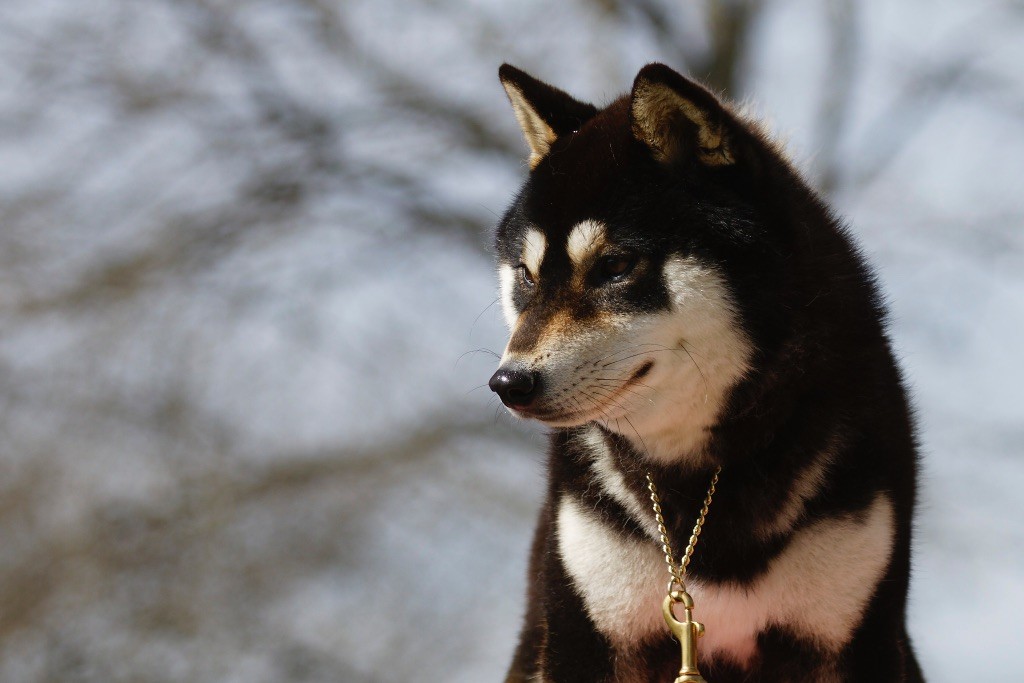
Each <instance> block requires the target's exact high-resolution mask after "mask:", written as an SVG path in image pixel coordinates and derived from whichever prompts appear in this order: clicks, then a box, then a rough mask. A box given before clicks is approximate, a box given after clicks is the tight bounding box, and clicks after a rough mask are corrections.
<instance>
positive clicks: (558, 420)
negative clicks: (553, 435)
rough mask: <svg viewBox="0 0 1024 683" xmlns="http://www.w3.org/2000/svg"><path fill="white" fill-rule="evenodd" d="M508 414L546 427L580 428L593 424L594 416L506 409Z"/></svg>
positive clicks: (532, 409)
mask: <svg viewBox="0 0 1024 683" xmlns="http://www.w3.org/2000/svg"><path fill="white" fill-rule="evenodd" d="M508 412H510V413H512V414H513V415H514V416H516V417H518V418H520V419H522V420H536V421H537V422H540V423H541V424H543V425H544V426H546V427H558V428H562V427H580V426H582V425H585V424H587V423H588V422H593V421H594V420H595V419H597V418H596V417H595V416H592V415H586V414H584V413H580V412H563V411H558V410H546V409H544V408H543V407H538V408H533V407H530V408H512V407H509V408H508Z"/></svg>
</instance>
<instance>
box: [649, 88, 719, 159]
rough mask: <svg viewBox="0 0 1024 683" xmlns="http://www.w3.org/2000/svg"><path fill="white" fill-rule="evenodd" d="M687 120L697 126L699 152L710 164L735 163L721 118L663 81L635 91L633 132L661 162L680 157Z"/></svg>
mask: <svg viewBox="0 0 1024 683" xmlns="http://www.w3.org/2000/svg"><path fill="white" fill-rule="evenodd" d="M683 119H685V120H686V121H689V123H691V124H693V126H694V128H695V129H696V143H697V148H696V154H697V158H698V159H700V161H701V162H703V163H705V164H708V165H709V166H728V165H729V164H732V163H734V162H735V158H734V157H733V154H732V150H731V149H730V147H729V140H728V135H727V133H726V131H725V126H724V125H723V123H722V121H721V120H716V119H715V117H714V116H712V115H710V114H709V112H708V111H706V110H705V109H702V108H700V107H698V106H697V105H696V104H694V103H693V102H692V101H691V100H688V99H686V98H685V97H683V96H681V95H680V94H679V93H677V92H676V91H675V90H673V89H672V88H670V87H669V86H667V85H664V84H662V83H651V82H646V83H641V84H639V85H637V86H636V87H635V88H634V91H633V132H634V134H635V135H636V136H637V138H639V139H640V141H641V142H644V143H645V144H646V145H647V146H648V147H650V148H651V150H652V151H653V152H654V154H655V156H656V157H657V158H658V159H659V160H660V161H666V162H667V161H671V160H673V159H677V158H678V157H679V155H680V154H681V153H682V152H683V146H684V145H685V142H686V140H685V137H686V135H687V132H686V131H685V130H682V129H681V124H682V123H683Z"/></svg>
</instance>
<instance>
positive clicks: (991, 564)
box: [0, 0, 1024, 683]
mask: <svg viewBox="0 0 1024 683" xmlns="http://www.w3.org/2000/svg"><path fill="white" fill-rule="evenodd" d="M653 60H660V61H664V62H667V63H668V64H670V65H673V66H675V67H676V68H678V69H681V70H686V71H688V72H689V73H691V74H694V75H695V76H697V77H699V78H701V79H704V80H705V81H706V82H707V83H709V84H710V85H711V86H712V87H714V88H716V89H718V90H721V91H724V92H726V93H727V94H728V95H729V96H730V97H732V98H734V99H736V100H745V101H749V102H751V103H752V104H753V106H754V108H755V109H756V110H757V111H758V112H760V113H761V115H762V116H764V117H765V118H767V119H768V120H770V121H771V122H772V125H773V127H774V129H775V130H776V131H778V132H779V134H780V135H781V136H782V137H783V138H785V139H787V140H788V141H789V146H790V149H791V151H792V152H793V155H794V158H795V160H796V163H797V164H798V165H799V166H800V167H801V168H802V169H803V170H804V171H805V172H806V173H807V174H808V176H809V178H811V179H812V182H813V184H814V185H815V186H816V187H818V188H819V189H820V190H821V191H822V192H823V193H824V194H825V195H827V196H828V197H829V199H830V201H831V202H833V203H834V205H835V206H836V207H837V209H838V210H839V211H840V212H841V213H842V214H844V215H845V216H847V217H848V219H849V220H850V222H851V223H852V225H853V226H854V228H855V232H856V234H857V235H858V237H859V239H860V240H861V242H862V244H863V246H864V249H865V251H866V252H867V254H868V255H869V257H870V259H871V260H872V262H873V263H874V264H875V266H876V267H877V268H878V270H879V273H880V276H881V281H882V284H883V287H884V289H885V292H886V294H887V296H888V299H889V301H890V302H891V308H892V313H893V326H892V334H893V336H894V338H895V343H896V346H897V348H898V349H899V352H900V354H901V356H902V358H903V364H904V367H905V369H906V372H907V376H908V380H909V383H910V385H911V387H912V388H913V391H914V395H915V397H916V404H917V408H918V410H919V414H920V424H921V437H922V442H923V452H924V456H925V464H924V474H923V480H922V505H921V510H920V515H919V517H918V534H917V538H916V541H917V549H916V554H915V558H914V559H915V575H914V582H913V590H912V605H911V632H912V635H913V636H914V638H915V640H916V643H917V647H918V649H919V653H920V657H921V659H922V661H923V665H924V667H925V671H926V673H927V674H928V676H929V680H932V681H959V680H965V679H966V680H985V681H992V682H999V681H1015V680H1020V679H1019V676H1020V673H1019V672H1020V671H1021V670H1022V668H1024V652H1022V650H1021V648H1020V643H1019V633H1020V630H1019V616H1020V614H1021V611H1022V609H1024V591H1022V590H1021V585H1022V581H1024V525H1022V522H1024V504H1022V502H1021V500H1022V498H1024V495H1022V493H1021V487H1022V486H1024V462H1022V459H1021V455H1022V453H1021V451H1022V448H1021V445H1022V443H1024V401H1022V400H1021V398H1020V394H1019V388H1020V386H1021V385H1022V383H1024V367H1022V364H1021V363H1020V361H1019V356H1020V348H1021V342H1020V339H1019V337H1018V335H1020V334H1021V332H1022V331H1024V267H1022V266H1024V231H1022V219H1024V188H1022V178H1024V71H1022V69H1021V64H1022V63H1024V3H1021V2H1020V1H1011V0H992V1H987V0H985V1H980V2H960V1H949V0H905V1H900V2H891V1H886V0H867V1H863V2H858V1H856V0H836V1H835V2H829V3H820V2H813V1H811V0H764V1H762V2H753V1H750V2H742V1H739V0H732V1H725V0H722V1H712V0H707V1H705V2H683V1H681V0H677V1H672V0H637V1H635V2H628V1H626V0H566V1H564V2H558V3H551V2H542V1H540V0H528V1H524V2H517V3H509V2H501V1H500V0H476V1H473V0H420V1H418V2H410V1H405V2H399V1H396V0H274V1H272V0H262V1H261V0H149V1H145V2H137V1H135V2H133V1H131V0H89V2H81V1H79V0H6V2H4V3H3V4H2V5H0V681H3V682H5V683H7V682H14V683H22V682H26V683H28V682H31V683H35V682H43V681H62V682H79V681H81V682H85V681H89V682H92V681H102V682H104V683H112V682H121V681H144V682H147V683H148V682H154V683H155V682H165V681H166V682H177V681H182V682H186V681H216V682H221V681H223V682H228V681H239V682H242V681H244V682H246V683H260V682H264V681H266V682H276V681H289V682H290V681H295V682H307V681H308V682H321V681H323V682H326V681H344V682H346V683H363V682H369V681H382V682H390V681H396V682H397V681H408V680H417V681H457V682H465V683H479V682H482V681H495V680H500V679H501V677H502V675H503V672H504V670H505V668H506V665H507V663H508V660H509V658H510V655H511V652H512V648H513V646H514V642H515V638H516V632H517V630H518V628H519V622H520V618H521V614H522V611H523V603H524V600H523V590H524V585H525V581H524V572H525V562H526V554H527V546H528V543H529V536H530V533H531V530H532V526H533V521H534V515H535V510H536V507H537V505H538V502H539V496H540V492H541V487H542V483H543V473H542V468H541V460H542V452H543V449H544V438H543V435H542V433H541V432H540V431H538V430H537V429H534V428H531V427H530V426H528V425H522V424H513V423H512V421H511V420H510V419H509V418H508V417H506V416H505V414H504V411H503V410H502V409H501V408H500V406H499V404H498V403H497V402H496V401H495V400H494V399H493V398H492V397H491V394H490V392H489V391H488V390H487V389H486V387H485V386H484V383H485V382H486V381H487V379H488V377H489V376H490V374H491V372H492V370H493V367H494V358H493V356H492V354H491V353H490V352H500V350H501V348H502V346H503V345H504V329H503V326H502V322H501V316H500V311H499V307H498V306H495V305H493V304H494V301H495V297H496V286H495V281H494V277H493V272H492V260H491V255H490V253H489V244H490V232H491V229H492V227H493V226H494V224H495V222H496V220H497V217H498V215H499V214H500V213H501V212H502V211H503V209H504V207H505V206H506V204H507V202H508V201H509V200H510V198H511V196H512V195H513V193H514V192H515V191H516V189H517V186H518V184H519V182H520V181H521V179H522V178H523V176H524V174H525V171H526V167H525V164H524V162H523V160H524V159H525V157H526V147H525V144H524V142H523V141H522V139H521V137H520V132H519V130H518V128H517V126H516V124H515V121H514V119H513V116H512V113H511V111H510V109H509V106H508V103H507V101H506V99H505V94H504V92H503V91H502V89H501V87H500V86H499V84H498V80H497V75H496V71H497V67H498V65H499V64H500V63H501V62H503V61H509V62H512V63H514V64H516V65H517V66H520V67H522V68H524V69H526V70H528V71H530V72H532V73H534V74H535V75H537V76H539V77H541V78H543V79H545V80H549V81H550V82H553V83H555V84H557V85H558V86H560V87H562V88H564V89H567V90H569V91H570V92H572V93H574V94H575V95H577V96H578V97H580V98H582V99H585V100H591V101H595V102H596V103H598V104H602V103H606V102H607V101H610V100H611V99H612V98H614V97H615V96H616V95H618V94H619V93H620V92H624V91H625V90H627V89H628V87H629V85H630V84H631V82H632V78H633V76H634V75H635V73H636V71H637V70H638V69H639V67H640V66H642V65H643V64H644V63H646V62H648V61H653Z"/></svg>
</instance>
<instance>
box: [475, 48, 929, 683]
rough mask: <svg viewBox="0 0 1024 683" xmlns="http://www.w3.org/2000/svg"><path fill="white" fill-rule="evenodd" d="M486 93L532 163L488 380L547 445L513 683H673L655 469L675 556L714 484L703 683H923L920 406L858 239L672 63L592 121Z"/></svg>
mask: <svg viewBox="0 0 1024 683" xmlns="http://www.w3.org/2000/svg"><path fill="white" fill-rule="evenodd" d="M499 77H500V80H501V83H502V85H503V86H504V89H505V91H506V93H507V95H508V98H509V100H510V102H511V104H512V109H513V112H514V114H515V117H516V119H517V121H518V123H519V124H520V126H521V127H522V130H523V134H524V136H525V138H526V142H527V144H528V147H529V151H530V157H529V167H530V170H529V174H528V177H527V179H526V181H525V184H524V185H523V186H522V189H521V191H520V192H519V193H518V195H517V196H516V197H515V199H514V200H513V201H512V203H511V206H510V208H509V209H508V210H507V212H506V213H505V214H504V216H503V218H502V219H501V220H500V222H499V224H498V227H497V230H496V238H495V251H496V255H497V263H498V266H497V270H498V280H499V287H500V292H501V298H500V300H501V303H502V309H503V311H504V316H505V318H506V320H507V323H508V325H509V328H510V330H511V332H510V339H509V341H508V345H507V347H506V349H505V351H504V354H503V355H502V357H501V360H500V365H499V367H498V369H497V371H496V372H495V373H494V375H493V377H492V378H491V380H490V383H489V386H490V388H491V389H492V390H493V391H494V392H496V393H497V394H498V396H499V397H500V399H501V401H502V402H503V403H504V404H505V405H506V406H507V407H508V409H509V410H510V411H511V412H512V414H514V415H516V416H518V417H521V418H531V419H535V420H539V421H540V422H542V423H544V424H545V425H547V426H549V427H550V428H551V434H550V452H549V459H548V474H549V476H548V485H547V493H546V499H545V502H544V504H543V508H542V510H541V512H540V516H539V522H538V524H537V527H536V532H535V536H534V541H533V546H532V554H531V558H530V563H529V570H528V571H529V577H528V595H527V607H526V616H525V622H524V624H523V627H522V631H521V636H520V642H519V645H518V648H517V650H516V652H515V655H514V657H513V661H512V664H511V668H510V671H509V673H508V677H507V680H508V681H545V682H549V683H566V682H570V681H587V682H588V683H593V682H595V681H621V682H628V683H631V682H634V681H672V680H674V677H675V675H676V673H677V671H678V669H679V662H680V645H679V644H678V643H676V642H675V641H674V640H673V638H672V635H671V634H670V632H669V630H668V628H667V627H666V624H665V622H664V618H663V614H662V601H663V599H664V598H665V595H666V581H667V579H668V576H669V574H668V570H667V568H666V564H665V560H664V554H663V552H662V550H661V542H660V536H659V530H658V525H657V522H656V521H655V517H654V513H653V511H652V509H651V501H650V497H649V496H650V494H649V492H648V488H647V483H646V476H647V474H648V473H650V475H651V477H652V480H653V482H654V483H655V484H656V487H657V490H658V491H659V492H660V496H661V503H662V508H663V511H664V517H665V526H666V527H667V531H668V536H669V538H670V540H671V544H672V546H673V547H674V548H675V549H676V552H677V555H678V552H679V551H680V550H682V549H683V548H685V547H686V543H687V539H688V538H689V536H690V532H691V528H692V526H693V524H694V521H695V519H696V517H697V515H698V512H699V511H700V510H701V507H702V501H703V499H704V496H705V492H706V490H707V488H708V484H709V482H710V480H711V478H712V475H713V473H714V472H715V471H716V470H717V469H718V468H721V474H720V479H719V482H718V486H717V492H716V493H715V495H714V499H713V502H712V505H711V506H710V509H709V512H708V515H707V517H706V523H705V525H704V527H703V533H702V534H701V535H700V544H699V545H698V546H697V547H696V551H695V553H694V554H693V557H692V562H691V564H690V565H689V570H688V572H687V574H686V587H687V590H688V591H689V593H690V594H691V595H692V597H693V601H694V602H695V609H694V611H693V618H694V619H695V620H697V621H700V622H702V623H703V624H704V626H705V635H704V636H703V637H702V638H701V639H700V640H699V641H698V646H699V651H700V667H701V673H702V674H703V675H704V676H706V678H707V679H708V680H709V681H712V683H729V682H733V681H735V682H739V681H747V682H749V681H789V682H797V681H816V682H822V681H876V682H878V681H922V680H923V678H922V674H921V670H920V667H919V665H918V663H917V660H916V658H915V654H914V651H913V649H912V646H911V641H910V638H909V636H908V634H907V629H906V602H907V589H908V582H909V575H910V545H911V531H912V518H913V512H914V500H915V490H916V471H917V467H918V455H917V445H916V440H915V439H916V437H915V431H914V424H913V415H912V411H911V409H910V407H909V401H908V397H907V392H906V390H905V388H904V386H903V380H902V378H901V373H900V370H899V368H898V365H897V363H896V361H895V360H894V356H893V352H892V349H891V345H890V342H889V339H888V337H887V333H886V315H885V310H884V305H883V301H882V299H881V296H880V295H879V292H878V287H877V284H876V281H875V276H874V275H873V273H872V271H871V270H870V268H869V267H868V265H867V264H866V263H865V259H864V257H863V255H862V254H861V252H860V251H859V250H858V248H857V247H856V246H855V244H854V242H853V239H852V238H851V236H850V233H849V232H848V229H847V228H846V227H845V226H844V225H843V224H842V223H841V222H840V220H839V219H838V218H837V217H836V216H835V215H834V214H833V213H832V212H831V211H830V209H829V208H828V207H827V206H826V205H825V203H824V202H823V201H822V199H821V198H820V197H819V196H818V195H817V194H815V192H814V191H813V190H811V189H810V188H809V186H808V185H807V184H806V183H805V182H804V181H803V180H802V179H801V177H800V176H799V175H798V173H797V171H796V170H795V169H794V167H793V165H792V164H791V163H790V162H789V161H788V160H787V158H786V157H785V155H784V154H783V153H782V151H781V150H780V148H779V146H778V145H777V143H776V142H775V141H774V140H773V139H772V138H771V136H769V135H768V134H766V133H765V132H764V131H763V130H762V129H761V127H760V126H759V125H758V124H757V123H755V122H752V121H748V120H747V119H746V118H745V117H744V116H743V115H741V114H740V113H738V112H737V111H736V110H735V109H734V108H732V107H731V106H729V105H727V104H726V103H724V102H723V101H722V100H720V99H719V98H718V97H716V96H715V95H714V94H712V93H711V92H710V91H708V90H707V89H705V88H704V87H702V86H701V85H699V84H697V83H696V82H694V81H692V80H690V79H688V78H686V77H684V76H682V75H680V74H679V73H677V72H675V71H673V70H672V69H670V68H669V67H667V66H665V65H662V64H649V65H647V66H645V67H644V68H643V69H642V70H640V72H639V74H638V75H637V77H636V79H635V81H634V83H633V87H632V90H631V92H630V93H629V94H628V95H625V96H623V97H621V98H619V99H616V100H615V101H613V102H612V103H611V104H609V105H608V106H607V107H605V108H603V109H598V108H596V107H595V106H593V105H591V104H588V103H586V102H582V101H579V100H576V99H574V98H573V97H571V96H570V95H568V94H567V93H565V92H563V91H562V90H559V89H557V88H555V87H553V86H550V85H548V84H546V83H544V82H542V81H540V80H537V79H535V78H533V77H532V76H529V75H528V74H526V73H524V72H522V71H520V70H518V69H516V68H514V67H512V66H510V65H507V64H506V65H503V66H502V67H501V68H500V70H499ZM676 559H677V560H678V557H677V558H676ZM677 612H678V610H677ZM680 680H682V679H680ZM687 680H690V679H687Z"/></svg>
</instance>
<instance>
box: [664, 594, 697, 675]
mask: <svg viewBox="0 0 1024 683" xmlns="http://www.w3.org/2000/svg"><path fill="white" fill-rule="evenodd" d="M679 602H681V603H683V608H684V609H685V610H686V619H685V621H679V620H678V619H676V616H675V614H673V613H672V607H673V605H675V604H676V603H679ZM661 611H662V614H664V615H665V623H666V624H668V627H669V630H671V631H672V635H674V636H675V638H676V640H678V641H679V647H680V649H681V651H682V664H681V665H680V667H679V676H678V677H677V678H676V680H675V683H707V681H705V680H704V677H703V676H701V675H700V671H698V670H697V639H698V638H700V637H701V636H703V635H704V624H701V623H698V622H696V621H694V620H693V598H691V597H690V594H689V593H687V592H686V591H684V590H671V591H670V592H669V594H668V595H666V596H665V600H664V601H663V602H662V603H661Z"/></svg>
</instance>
